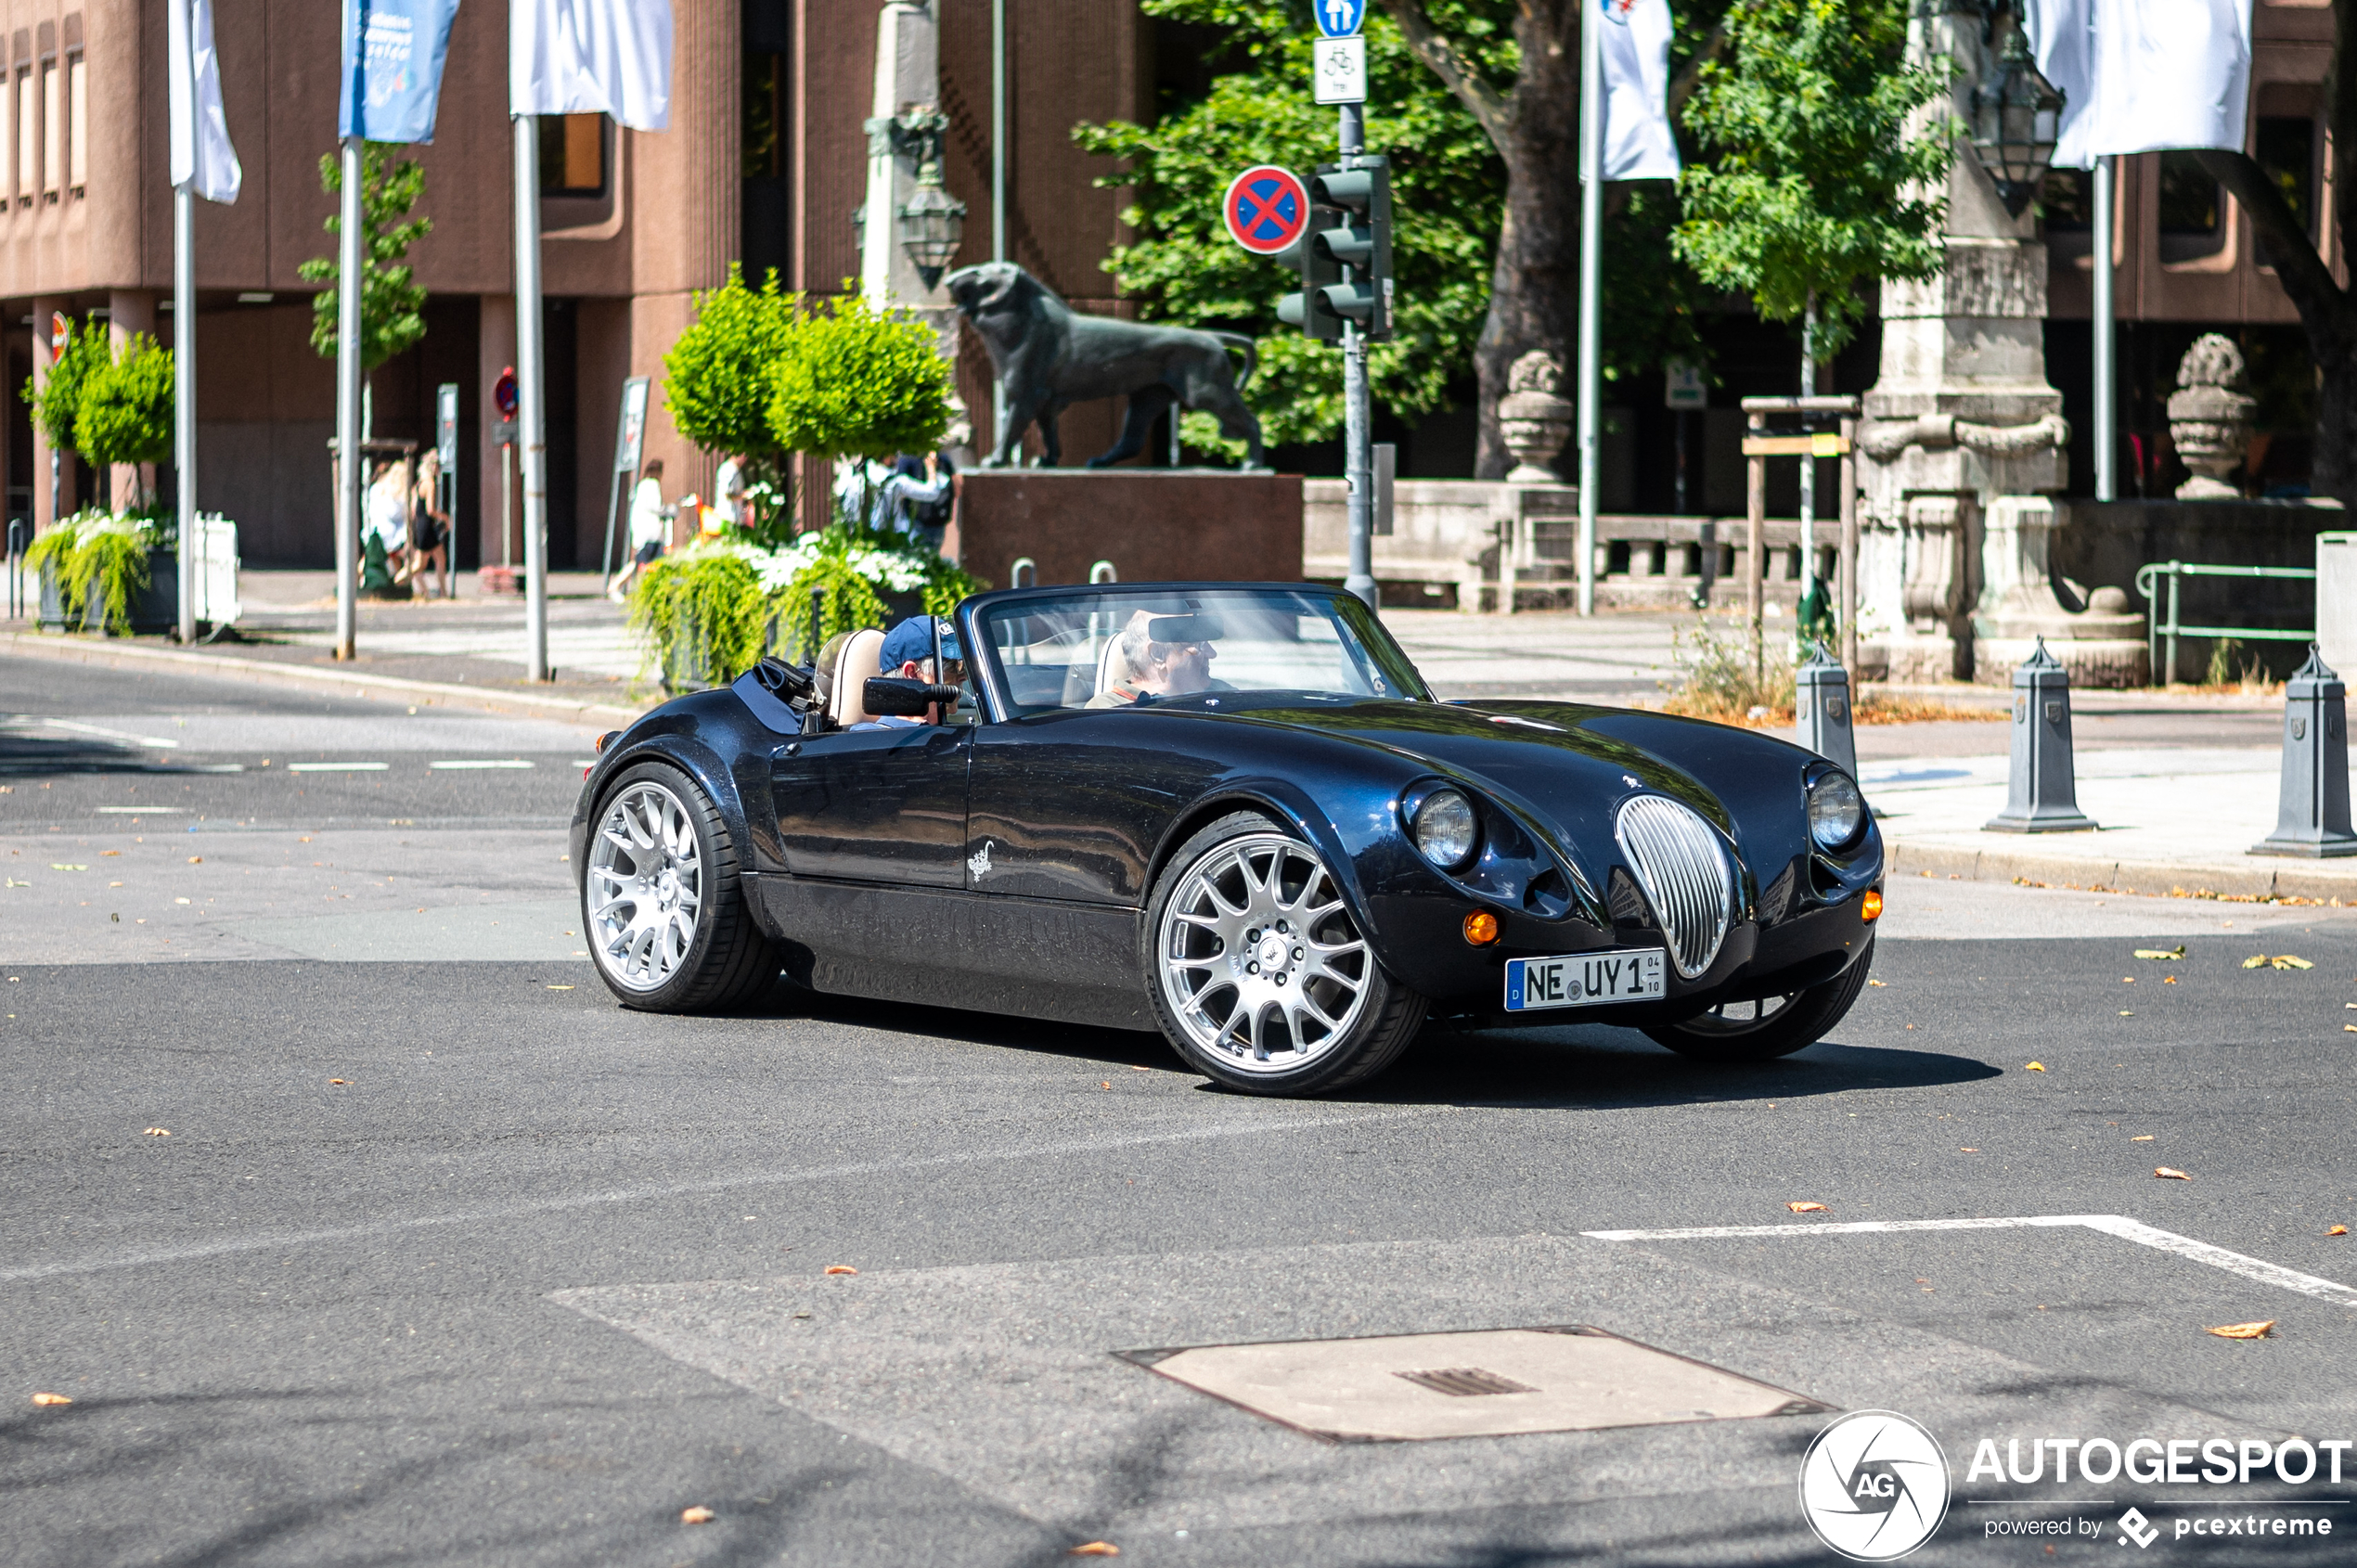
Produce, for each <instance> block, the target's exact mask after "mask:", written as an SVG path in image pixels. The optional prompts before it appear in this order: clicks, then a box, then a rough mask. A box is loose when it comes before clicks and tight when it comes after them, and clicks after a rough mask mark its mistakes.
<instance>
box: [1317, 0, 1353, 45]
mask: <svg viewBox="0 0 2357 1568" xmlns="http://www.w3.org/2000/svg"><path fill="white" fill-rule="evenodd" d="M1309 5H1310V9H1312V10H1314V11H1315V12H1317V13H1318V31H1319V32H1322V33H1324V34H1325V35H1326V36H1327V37H1329V38H1348V37H1352V36H1353V35H1355V34H1356V33H1357V32H1359V29H1360V28H1362V27H1364V26H1366V25H1367V0H1309Z"/></svg>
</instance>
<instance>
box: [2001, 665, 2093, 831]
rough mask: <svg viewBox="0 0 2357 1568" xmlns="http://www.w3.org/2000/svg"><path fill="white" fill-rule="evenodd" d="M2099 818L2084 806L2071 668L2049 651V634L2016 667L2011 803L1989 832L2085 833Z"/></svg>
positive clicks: (2008, 785)
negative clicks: (2075, 759)
mask: <svg viewBox="0 0 2357 1568" xmlns="http://www.w3.org/2000/svg"><path fill="white" fill-rule="evenodd" d="M2094 826H2095V823H2094V819H2093V817H2090V816H2088V815H2087V814H2086V813H2085V812H2083V811H2080V809H2079V776H2078V770H2077V768H2076V767H2075V766H2074V765H2073V764H2072V762H2071V756H2070V672H2069V671H2067V670H2066V669H2064V668H2063V667H2062V662H2061V661H2060V660H2057V659H2056V658H2055V657H2054V655H2053V654H2051V653H2049V652H2047V651H2046V639H2045V638H2044V637H2040V638H2039V639H2038V649H2037V651H2036V652H2034V653H2032V654H2031V655H2030V656H2029V658H2028V659H2025V660H2024V661H2022V664H2021V668H2019V669H2017V670H2016V671H2015V672H2014V765H2013V773H2012V776H2011V778H2009V779H2008V780H2007V782H2006V788H2005V809H2004V810H2003V812H2000V813H1999V814H1998V815H1997V816H1992V817H1990V819H1989V820H1988V821H1987V822H1986V823H1984V824H1982V826H1981V831H1983V832H1986V833H2083V832H2086V831H2088V830H2090V829H2093V827H2094Z"/></svg>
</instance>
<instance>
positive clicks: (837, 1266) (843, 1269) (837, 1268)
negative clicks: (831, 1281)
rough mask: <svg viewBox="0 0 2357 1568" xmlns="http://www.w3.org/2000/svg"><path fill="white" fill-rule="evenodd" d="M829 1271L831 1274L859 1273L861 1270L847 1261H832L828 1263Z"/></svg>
mask: <svg viewBox="0 0 2357 1568" xmlns="http://www.w3.org/2000/svg"><path fill="white" fill-rule="evenodd" d="M827 1272H828V1273H830V1274H857V1273H858V1272H859V1271H858V1270H857V1269H856V1268H854V1267H852V1266H851V1265H849V1264H847V1263H831V1264H829V1265H827Z"/></svg>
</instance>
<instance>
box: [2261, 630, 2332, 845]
mask: <svg viewBox="0 0 2357 1568" xmlns="http://www.w3.org/2000/svg"><path fill="white" fill-rule="evenodd" d="M2345 695H2346V688H2344V687H2343V686H2342V685H2341V681H2340V677H2339V676H2338V675H2335V674H2334V673H2333V672H2332V670H2331V669H2329V668H2328V667H2327V666H2326V665H2325V659H2324V654H2323V652H2322V650H2321V649H2318V648H2317V646H2316V645H2315V644H2314V643H2310V644H2309V645H2308V662H2306V663H2305V664H2302V665H2301V666H2300V667H2299V670H2298V671H2297V672H2295V673H2294V674H2293V675H2292V677H2291V679H2290V680H2289V681H2287V682H2286V683H2285V685H2284V792H2283V804H2282V806H2281V808H2280V809H2279V810H2278V811H2277V812H2276V816H2275V830H2274V831H2273V833H2270V834H2269V835H2268V836H2267V837H2266V838H2265V839H2264V840H2262V841H2261V842H2258V843H2255V844H2253V845H2251V846H2250V853H2251V854H2253V855H2307V856H2310V857H2312V858H2314V859H2319V860H2322V859H2327V858H2331V857H2333V856H2337V855H2357V832H2352V831H2351V830H2350V826H2349V716H2348V710H2347V707H2346V704H2345V701H2344V698H2345Z"/></svg>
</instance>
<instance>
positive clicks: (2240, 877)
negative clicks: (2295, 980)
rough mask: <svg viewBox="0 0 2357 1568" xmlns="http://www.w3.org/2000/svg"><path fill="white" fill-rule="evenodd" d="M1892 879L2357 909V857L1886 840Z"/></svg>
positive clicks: (1884, 842) (1885, 851) (1884, 844)
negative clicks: (2306, 902)
mask: <svg viewBox="0 0 2357 1568" xmlns="http://www.w3.org/2000/svg"><path fill="white" fill-rule="evenodd" d="M1883 849H1884V853H1885V855H1887V857H1888V858H1887V865H1888V867H1889V874H1890V875H1891V876H1894V877H1900V876H1905V877H1917V876H1923V877H1947V878H1951V879H1961V880H1964V881H1968V882H2013V881H2027V882H2040V883H2047V884H2051V885H2053V886H2055V887H2071V888H2083V889H2086V890H2088V891H2090V892H2101V893H2138V894H2142V895H2144V896H2147V897H2166V896H2169V895H2170V894H2176V895H2178V896H2192V897H2205V896H2207V897H2215V898H2227V899H2234V900H2238V901H2239V900H2250V901H2257V900H2260V899H2268V898H2309V899H2331V898H2338V899H2341V900H2343V901H2345V902H2349V903H2357V859H2348V860H2321V861H2320V860H2294V859H2281V860H2278V859H2274V858H2273V857H2271V856H2266V855H2253V856H2251V858H2250V859H2249V860H2248V861H2246V862H2243V863H2240V864H2236V863H2235V862H2231V861H2219V860H2116V859H2113V858H2111V857H2110V856H2108V855H2070V854H2067V853H2057V852H2056V851H2054V850H2047V851H2042V852H2041V851H2038V850H2016V849H2001V848H1990V849H1979V848H1975V847H1970V846H1966V845H1964V844H1948V843H1922V842H1909V841H1906V840H1903V839H1890V838H1886V839H1885V840H1884V841H1883Z"/></svg>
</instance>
